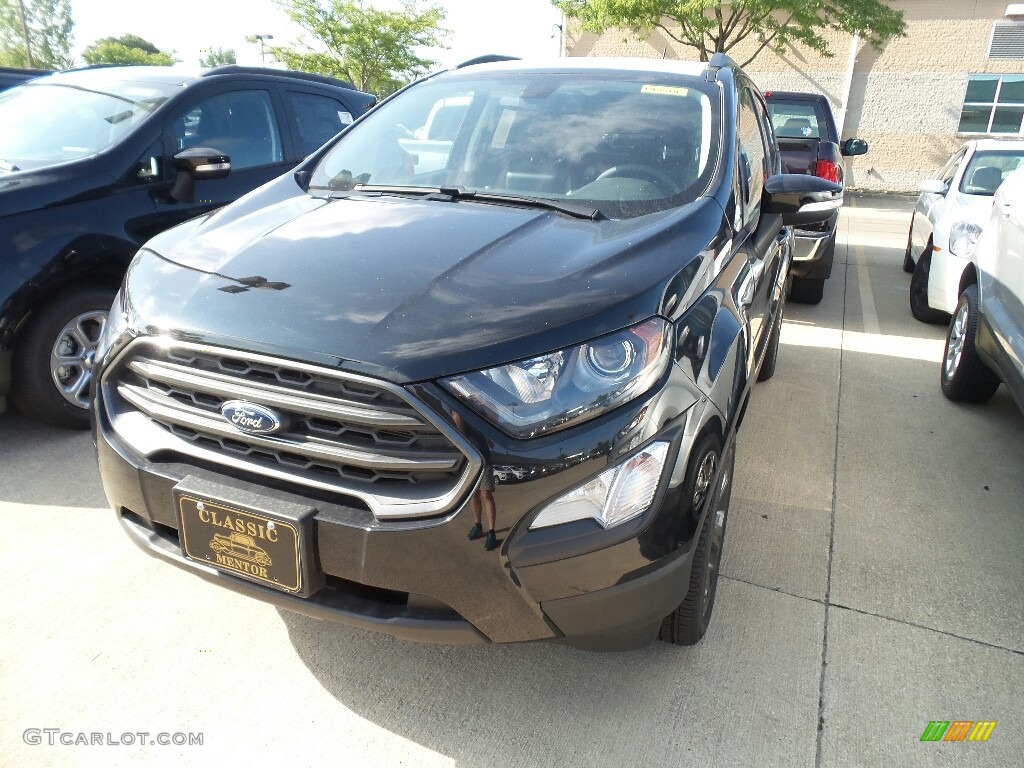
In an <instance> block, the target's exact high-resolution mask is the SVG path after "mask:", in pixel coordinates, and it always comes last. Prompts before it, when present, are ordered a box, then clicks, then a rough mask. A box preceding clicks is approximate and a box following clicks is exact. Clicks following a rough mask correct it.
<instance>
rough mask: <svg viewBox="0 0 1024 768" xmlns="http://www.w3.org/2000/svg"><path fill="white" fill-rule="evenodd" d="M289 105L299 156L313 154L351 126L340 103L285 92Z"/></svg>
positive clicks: (345, 109)
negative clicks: (297, 133) (293, 117)
mask: <svg viewBox="0 0 1024 768" xmlns="http://www.w3.org/2000/svg"><path fill="white" fill-rule="evenodd" d="M288 102H289V104H290V105H291V108H292V112H293V113H294V114H295V123H296V125H297V126H298V129H299V137H298V142H299V153H300V154H301V155H303V156H306V155H309V154H312V153H313V152H314V151H316V150H317V149H319V148H320V147H322V146H323V145H324V143H325V142H326V141H327V140H328V139H331V138H333V137H334V136H335V135H336V134H337V133H338V132H339V131H340V130H341V129H342V128H344V127H345V126H346V125H348V124H350V123H351V122H352V113H351V112H349V111H348V109H347V108H346V107H345V105H344V104H342V103H341V102H340V101H336V100H335V99H332V98H330V97H329V96H321V95H319V94H315V93H300V92H299V91H288Z"/></svg>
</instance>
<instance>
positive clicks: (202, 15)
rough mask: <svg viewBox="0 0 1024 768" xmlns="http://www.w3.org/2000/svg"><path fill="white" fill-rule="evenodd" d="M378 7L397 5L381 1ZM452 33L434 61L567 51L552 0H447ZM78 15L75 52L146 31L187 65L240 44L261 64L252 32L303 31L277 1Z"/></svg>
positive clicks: (116, 8)
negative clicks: (561, 44) (561, 42)
mask: <svg viewBox="0 0 1024 768" xmlns="http://www.w3.org/2000/svg"><path fill="white" fill-rule="evenodd" d="M373 4H374V5H378V6H380V7H388V6H389V5H394V3H389V2H387V0H377V2H373ZM438 4H439V5H440V6H441V7H443V8H444V9H445V10H446V11H447V18H446V19H445V21H444V26H445V27H446V28H448V29H449V30H451V34H450V35H449V37H448V44H449V46H450V48H449V49H448V50H437V51H431V55H432V58H434V59H436V60H438V61H439V62H440V63H441V65H443V66H451V65H453V64H457V63H459V62H460V61H466V60H467V59H471V58H473V57H474V56H479V55H481V54H485V53H502V54H508V55H513V56H520V57H522V58H546V57H552V56H557V55H558V53H559V31H558V29H557V27H556V25H557V24H560V23H561V14H560V13H559V12H558V11H556V10H555V9H554V8H553V7H552V5H551V2H550V0H439V2H438ZM71 10H72V14H73V16H74V19H75V39H74V46H73V52H74V54H75V56H76V58H77V59H78V62H79V63H81V52H82V49H84V48H85V47H86V46H88V45H89V44H90V43H93V42H95V41H96V40H98V39H99V38H101V37H111V36H113V37H117V36H120V35H123V34H126V33H131V34H134V35H138V36H140V37H143V38H145V39H146V40H149V41H150V42H152V43H154V44H155V45H156V46H157V47H158V48H160V49H161V50H173V51H175V52H176V54H175V55H176V56H177V58H178V59H180V60H181V61H182V62H184V63H185V64H188V65H194V66H198V63H199V58H200V56H201V55H202V54H203V52H204V51H206V50H209V49H210V48H213V49H216V48H233V49H234V50H235V54H236V55H237V56H238V63H239V64H250V65H258V64H259V63H260V47H259V45H258V44H256V45H253V44H250V43H247V42H246V41H245V38H246V36H247V35H254V34H263V35H266V34H271V35H273V36H274V39H273V41H272V42H271V43H270V44H271V45H287V44H289V43H292V42H295V41H297V40H298V39H299V38H300V37H301V35H302V34H303V31H302V29H300V28H299V27H298V26H296V25H295V24H294V23H293V22H292V21H291V20H290V19H289V18H288V17H287V16H286V15H285V13H284V12H283V11H282V10H281V9H280V8H279V7H278V6H277V5H276V4H275V3H274V2H273V0H175V1H174V2H173V3H171V4H167V3H157V2H154V1H153V0H71Z"/></svg>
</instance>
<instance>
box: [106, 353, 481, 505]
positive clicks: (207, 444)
mask: <svg viewBox="0 0 1024 768" xmlns="http://www.w3.org/2000/svg"><path fill="white" fill-rule="evenodd" d="M103 393H104V402H105V405H106V406H107V409H108V412H109V415H110V418H111V424H112V426H113V428H114V430H115V431H116V432H117V433H118V434H119V436H120V437H121V438H122V439H123V440H124V441H125V442H126V443H127V444H128V445H130V446H131V447H132V448H134V449H135V450H136V451H138V452H139V453H140V454H142V455H144V456H147V457H152V456H154V455H156V454H157V453H159V452H167V451H172V452H175V453H178V454H183V455H184V456H186V457H194V458H197V459H201V460H203V461H204V462H207V463H209V462H214V463H219V464H223V465H225V466H229V467H232V468H234V469H236V470H242V471H244V472H247V473H250V474H252V473H254V474H256V475H266V476H270V477H274V478H276V479H278V480H282V479H283V480H287V481H289V482H292V483H296V484H298V485H304V486H308V487H313V488H316V489H319V490H331V491H338V492H342V493H345V494H348V495H351V496H355V497H356V498H358V499H360V500H362V501H363V502H365V503H366V504H367V506H369V508H370V510H371V512H373V514H374V515H375V516H376V517H378V518H387V517H422V516H427V515H437V514H442V513H444V512H446V511H447V510H448V509H450V508H451V507H452V506H453V505H454V504H455V503H456V502H457V501H458V500H459V499H460V498H461V496H462V495H463V493H464V492H465V491H466V490H467V489H468V486H469V485H470V484H471V483H472V482H473V481H474V480H475V478H476V474H477V471H478V469H479V458H478V456H477V455H476V452H475V451H474V450H473V449H472V447H471V446H469V444H468V443H466V441H465V440H463V439H462V437H461V436H460V435H459V434H458V433H456V432H454V431H452V430H450V429H449V428H448V427H447V425H445V424H444V423H443V422H441V421H440V420H438V419H437V418H436V417H432V416H431V415H430V414H429V412H428V411H427V409H426V408H425V407H423V406H421V405H418V404H417V403H416V402H415V401H414V400H413V398H412V397H411V396H410V395H409V394H408V393H407V392H406V391H405V390H403V389H401V388H400V387H397V386H395V385H392V384H389V383H387V382H383V381H377V380H374V379H369V378H366V377H361V376H355V375H351V374H346V373H341V372H338V371H335V370H331V369H325V368H320V367H317V366H311V365H307V364H305V363H297V362H293V361H287V360H279V359H276V358H270V357H266V356H262V355H255V354H250V353H247V352H239V351H236V350H229V349H218V348H211V347H205V346H199V345H195V344H191V343H185V342H174V341H167V340H162V339H140V340H137V341H135V342H133V343H132V344H131V345H130V346H129V348H128V349H127V350H125V351H124V352H123V353H122V354H121V355H120V356H119V358H118V360H117V362H116V363H115V364H114V365H113V366H112V367H111V368H110V369H108V372H107V373H106V374H105V375H104V380H103ZM233 400H241V401H245V402H247V403H252V404H256V405H260V406H264V407H266V408H270V409H272V410H273V411H274V412H275V413H277V414H278V415H279V416H280V417H281V420H282V424H283V426H282V429H281V430H279V431H278V432H276V433H274V434H263V435H258V434H249V433H245V432H242V431H240V430H238V429H236V428H235V427H234V426H233V425H232V424H231V423H230V422H229V421H227V420H226V419H225V418H224V417H223V416H222V415H221V408H222V406H223V405H224V404H225V403H227V402H229V401H233Z"/></svg>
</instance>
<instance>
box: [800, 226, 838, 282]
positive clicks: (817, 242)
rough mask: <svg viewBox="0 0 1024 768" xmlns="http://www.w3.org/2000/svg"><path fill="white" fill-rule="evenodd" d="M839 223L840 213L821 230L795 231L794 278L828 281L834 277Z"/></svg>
mask: <svg viewBox="0 0 1024 768" xmlns="http://www.w3.org/2000/svg"><path fill="white" fill-rule="evenodd" d="M838 223H839V213H838V212H836V213H835V214H834V215H833V216H832V217H831V218H830V219H829V220H828V221H827V222H825V223H824V224H822V225H821V227H820V228H816V229H797V230H795V231H794V233H793V234H794V235H795V237H794V238H793V240H794V245H793V263H792V266H791V267H790V273H791V274H792V275H793V276H794V277H802V278H808V279H812V280H827V279H828V278H829V277H830V276H831V275H832V262H833V261H834V258H835V242H836V227H837V226H838Z"/></svg>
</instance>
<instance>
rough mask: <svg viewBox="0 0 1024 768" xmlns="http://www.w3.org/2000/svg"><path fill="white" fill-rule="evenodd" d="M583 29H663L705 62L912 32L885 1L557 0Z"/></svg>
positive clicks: (878, 42) (878, 41) (880, 41)
mask: <svg viewBox="0 0 1024 768" xmlns="http://www.w3.org/2000/svg"><path fill="white" fill-rule="evenodd" d="M552 4H553V5H555V6H556V7H557V8H559V9H561V10H562V12H563V13H565V15H566V16H567V17H569V18H575V19H578V20H579V22H580V24H581V25H582V27H583V29H585V30H587V31H588V32H597V33H601V32H604V31H605V30H607V29H610V28H624V29H629V30H631V31H632V32H633V33H634V34H636V35H638V36H640V37H646V36H647V35H648V34H649V33H650V32H651V30H653V29H659V30H661V31H662V32H663V33H664V34H666V35H667V36H668V37H669V38H671V39H672V40H675V41H676V42H677V43H679V44H681V45H685V46H688V47H690V48H694V49H696V51H697V53H698V54H699V55H700V59H701V61H707V60H708V59H709V58H710V57H711V54H713V53H715V52H716V51H722V52H725V53H728V52H729V51H730V50H731V49H732V48H734V47H735V46H736V45H738V44H740V43H742V42H744V41H747V40H751V41H754V42H755V43H756V48H755V50H754V53H753V54H752V55H751V56H750V58H748V59H747V60H746V61H744V62H742V65H743V66H746V65H747V64H749V63H750V62H751V61H753V60H754V59H755V58H756V57H757V55H758V54H759V53H761V51H763V50H764V49H765V48H772V49H774V50H776V51H781V50H783V49H784V48H785V46H786V45H787V44H788V43H801V44H803V45H805V46H807V47H808V48H810V49H811V50H813V51H817V52H818V53H820V54H821V55H823V56H827V57H831V56H833V55H834V54H833V53H832V51H831V50H830V49H829V46H828V41H827V40H826V39H825V38H824V37H823V36H822V33H823V32H825V31H826V30H838V31H841V32H845V33H848V34H853V33H854V32H860V34H861V36H862V37H863V38H864V39H865V40H866V41H867V42H869V43H871V45H872V46H874V48H876V49H878V50H881V48H882V46H883V45H884V44H885V43H886V41H888V40H890V39H892V38H894V37H902V36H904V35H906V25H905V24H904V22H903V14H902V13H901V12H899V11H896V10H893V9H892V8H890V7H889V6H888V5H886V4H885V3H884V2H880V0H815V1H814V2H811V1H810V0H771V1H766V0H733V2H731V3H722V2H712V0H552Z"/></svg>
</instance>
